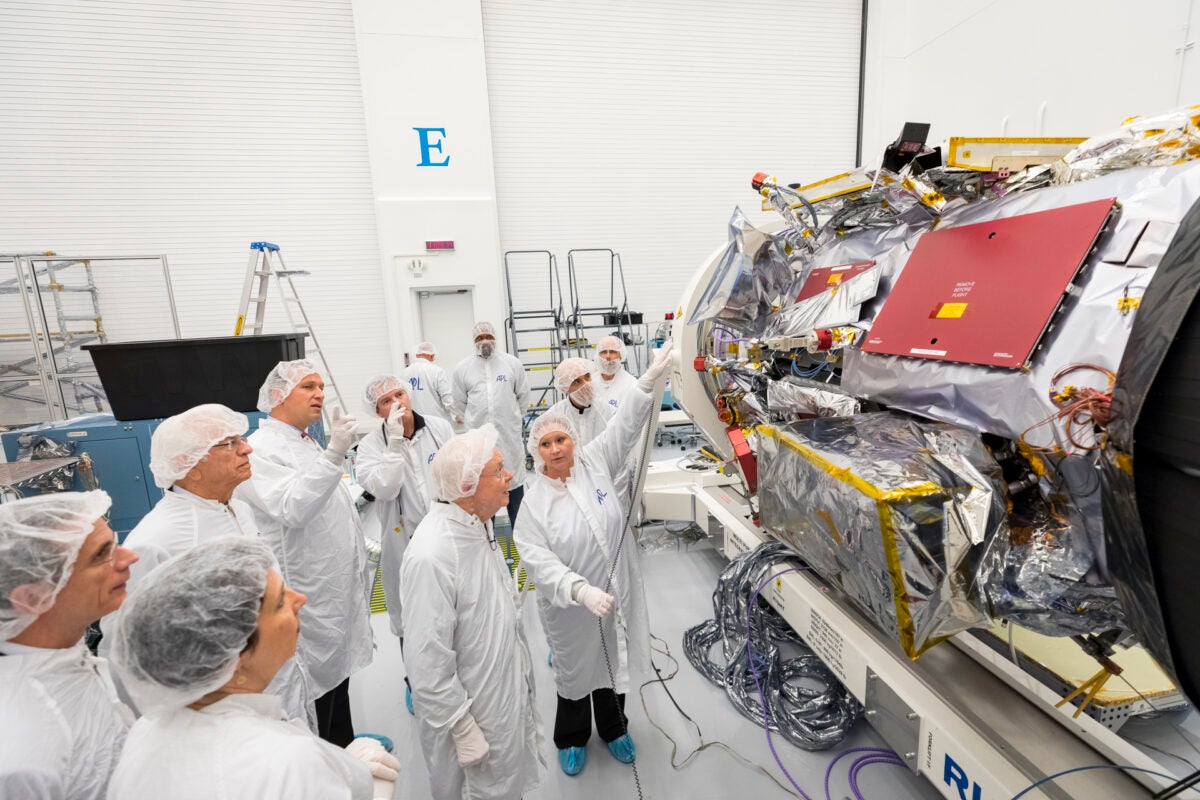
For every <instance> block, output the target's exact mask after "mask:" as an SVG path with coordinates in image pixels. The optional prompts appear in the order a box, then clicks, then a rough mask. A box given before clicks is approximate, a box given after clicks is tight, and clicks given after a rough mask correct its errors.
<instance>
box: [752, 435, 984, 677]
mask: <svg viewBox="0 0 1200 800" xmlns="http://www.w3.org/2000/svg"><path fill="white" fill-rule="evenodd" d="M758 432H759V433H760V450H759V500H760V509H761V512H762V519H763V524H764V526H765V527H766V528H767V529H769V530H770V531H771V532H772V533H774V534H775V535H776V536H778V537H779V538H780V539H782V540H783V541H785V542H787V543H788V544H789V545H790V546H791V547H792V548H793V549H794V550H796V552H797V553H798V554H799V555H800V556H801V557H802V558H803V559H804V560H805V561H806V562H807V563H808V564H809V565H810V566H811V567H812V568H813V569H814V570H816V571H817V572H818V573H819V574H820V575H822V577H824V578H825V579H826V580H828V581H830V582H831V583H833V584H835V585H837V586H838V587H839V588H840V589H842V590H843V591H845V592H846V593H847V594H848V595H849V596H850V597H852V598H853V599H854V600H855V602H856V603H857V604H858V605H859V606H861V607H862V609H863V610H864V611H865V612H866V613H867V614H868V615H869V616H870V617H871V618H872V619H873V620H874V621H875V622H876V624H878V625H879V626H880V628H881V629H882V630H884V631H885V632H887V633H888V634H889V635H891V636H892V637H894V638H895V639H896V640H897V641H898V642H899V643H900V645H901V646H902V647H903V648H904V651H905V652H906V653H907V654H908V655H909V656H910V657H912V658H916V657H918V656H919V655H920V654H921V653H923V652H924V651H925V650H927V649H928V648H930V647H932V646H933V645H935V644H937V643H938V642H940V641H942V640H944V639H946V638H948V637H950V636H953V635H954V634H956V633H958V632H960V631H963V630H966V629H968V628H971V627H974V626H977V625H982V624H984V623H985V622H986V621H987V620H988V614H987V611H986V608H985V605H984V598H983V595H982V592H981V591H980V589H979V586H978V585H977V578H976V574H977V571H978V567H979V562H980V558H981V557H982V555H983V553H984V550H985V548H986V546H987V543H988V542H989V541H991V540H992V539H993V538H994V537H995V536H996V535H997V532H998V531H1000V530H1002V529H1003V527H1004V525H1005V506H1004V483H1003V476H1002V474H1001V471H1000V467H999V465H998V464H997V463H996V462H995V460H994V459H993V458H992V456H991V454H990V453H989V452H988V450H987V448H985V447H984V446H983V443H982V442H981V441H980V439H979V436H978V434H976V433H975V432H974V431H969V430H965V429H963V428H959V427H957V426H953V425H947V424H943V423H936V422H924V421H920V420H914V419H911V418H909V417H907V416H904V415H900V414H895V413H891V412H880V413H874V414H861V415H858V416H854V417H840V418H823V419H815V420H808V421H803V422H796V423H790V424H787V425H782V426H774V427H773V426H761V427H760V428H759V429H758Z"/></svg>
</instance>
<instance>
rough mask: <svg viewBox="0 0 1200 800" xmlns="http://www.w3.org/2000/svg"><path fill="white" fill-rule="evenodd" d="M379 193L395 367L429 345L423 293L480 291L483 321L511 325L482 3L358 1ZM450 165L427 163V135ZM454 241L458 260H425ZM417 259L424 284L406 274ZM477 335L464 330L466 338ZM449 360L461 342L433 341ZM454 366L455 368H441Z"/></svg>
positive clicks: (478, 313)
mask: <svg viewBox="0 0 1200 800" xmlns="http://www.w3.org/2000/svg"><path fill="white" fill-rule="evenodd" d="M353 6H354V21H355V30H356V32H357V38H358V48H359V60H360V63H361V69H362V85H363V97H364V100H365V104H366V116H367V138H368V142H369V148H370V153H371V173H372V176H373V179H374V184H375V213H376V218H377V220H378V226H379V241H380V252H381V258H382V265H383V284H382V288H383V296H384V297H385V298H386V302H387V307H388V322H389V335H390V340H391V342H392V362H393V366H394V367H395V368H396V369H399V368H400V367H401V366H402V364H403V354H404V353H406V352H407V353H409V354H410V355H411V354H412V353H413V351H414V349H415V346H416V344H417V343H418V342H419V341H420V333H421V332H420V330H419V327H418V314H417V305H416V300H415V297H414V295H413V291H414V290H419V289H429V288H440V287H472V288H473V290H474V291H473V296H474V300H475V317H476V319H480V320H482V319H488V320H492V321H493V322H494V323H496V325H497V329H498V330H499V326H500V323H501V321H502V318H503V316H504V311H503V286H502V281H501V275H500V266H499V264H500V258H499V250H500V246H499V241H498V233H497V227H496V197H495V194H496V192H495V180H494V177H493V169H492V143H491V139H492V134H491V126H490V121H489V115H488V96H487V78H486V74H485V71H484V55H483V30H482V24H481V18H480V7H479V0H443V2H441V3H412V2H405V3H400V2H395V0H353ZM419 127H423V128H443V129H445V136H444V139H443V138H442V137H441V136H440V135H437V136H435V135H433V134H431V135H430V139H429V140H430V141H438V142H440V143H441V146H442V149H441V152H440V153H438V152H432V151H431V152H430V157H429V158H428V159H427V160H428V161H431V162H437V161H441V160H444V159H446V158H449V163H448V165H447V166H442V167H439V166H418V164H419V163H420V162H421V161H422V152H421V147H420V141H419V138H418V137H419V134H418V133H417V132H416V131H414V130H413V128H419ZM445 239H451V240H453V241H454V242H455V250H454V252H453V253H438V254H436V255H431V254H426V252H425V242H426V241H427V240H445ZM414 257H420V258H422V259H423V260H424V261H425V263H426V264H427V267H426V270H425V272H424V274H423V275H419V276H418V275H414V274H413V273H412V272H410V271H409V269H408V268H407V264H408V262H410V261H411V260H412V258H414ZM470 335H471V331H470V330H469V329H467V330H464V331H463V332H462V337H463V340H464V341H469V339H470ZM434 344H436V345H438V346H439V348H441V349H442V350H443V351H446V350H447V349H451V350H452V349H453V346H452V345H453V343H447V342H434ZM439 360H440V361H441V363H442V366H444V367H446V368H447V369H450V368H452V367H453V363H452V359H448V358H441V359H439Z"/></svg>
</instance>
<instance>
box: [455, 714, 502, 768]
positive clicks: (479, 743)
mask: <svg viewBox="0 0 1200 800" xmlns="http://www.w3.org/2000/svg"><path fill="white" fill-rule="evenodd" d="M450 735H451V736H453V737H454V749H455V750H457V751H458V765H459V766H460V767H470V766H474V765H475V764H481V763H483V760H484V759H485V758H487V757H488V753H490V752H491V750H492V748H491V747H490V746H489V745H488V743H487V739H485V738H483V731H482V730H480V729H479V725H478V723H476V722H475V718H474V717H472V716H471V715H470V714H469V713H468V714H464V715H463V717H462V719H460V720H459V721H458V722H456V723H454V727H452V728H451V729H450Z"/></svg>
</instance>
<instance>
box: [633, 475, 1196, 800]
mask: <svg viewBox="0 0 1200 800" xmlns="http://www.w3.org/2000/svg"><path fill="white" fill-rule="evenodd" d="M733 482H734V481H733V480H732V479H730V478H728V477H726V476H722V475H718V474H717V473H715V472H710V473H684V472H682V471H681V470H677V469H673V468H672V467H669V466H659V465H656V468H652V469H651V470H650V472H649V474H648V475H647V482H646V489H645V494H644V498H643V502H644V503H645V506H646V508H647V516H649V517H655V518H664V519H693V520H695V521H696V522H697V523H698V524H700V525H701V526H702V527H705V528H706V529H708V530H709V533H710V535H711V536H712V537H713V538H714V542H719V544H720V547H721V548H722V549H723V551H724V553H725V555H726V556H727V557H729V558H733V557H735V556H737V555H738V554H739V553H742V552H745V551H746V550H751V549H753V548H755V547H757V546H758V545H759V544H761V543H763V542H764V541H766V540H767V538H768V536H767V534H766V533H765V532H764V531H762V530H761V529H759V528H757V527H756V526H755V525H754V523H753V521H752V520H751V518H750V511H749V507H748V506H747V504H746V502H745V499H744V498H743V497H742V495H741V494H739V492H738V491H737V490H736V489H735V488H734V486H733V485H732V484H733ZM688 512H690V513H688ZM718 527H719V529H718ZM763 597H765V598H766V599H767V600H768V602H770V603H771V605H772V606H774V607H775V609H776V610H778V611H779V613H780V614H782V615H783V617H784V619H786V620H787V621H788V623H790V624H791V626H792V627H793V628H794V629H795V630H796V631H797V632H798V633H799V634H800V636H801V637H802V638H803V639H804V640H805V641H806V642H807V643H808V644H809V646H810V647H812V648H813V649H814V650H815V651H816V652H817V653H818V654H819V655H820V656H821V657H822V659H823V660H824V661H825V663H826V664H827V665H828V666H829V667H830V669H832V670H833V671H834V672H835V673H836V674H837V675H838V676H839V677H840V678H841V679H842V681H843V682H844V683H845V684H846V686H847V687H848V688H849V689H850V691H851V692H852V693H853V694H854V696H855V697H856V698H858V700H859V701H861V702H862V703H863V705H864V706H866V708H867V711H866V718H867V721H868V722H869V723H870V724H871V726H872V727H873V728H875V730H876V731H878V732H879V734H880V736H882V737H883V739H884V740H885V741H887V743H888V744H889V746H891V747H892V748H893V749H894V750H895V751H896V752H897V753H899V754H900V755H901V756H902V757H903V758H904V759H905V761H907V763H908V765H909V767H910V768H911V769H912V770H913V772H915V773H917V774H920V775H924V776H925V777H926V778H927V779H928V780H929V781H930V783H932V784H933V785H934V786H935V787H937V789H938V791H940V792H941V794H942V796H943V797H945V798H947V800H1009V799H1010V798H1012V797H1014V796H1015V795H1016V794H1017V793H1018V792H1020V791H1022V790H1023V789H1025V788H1026V787H1028V786H1030V785H1031V784H1033V783H1034V782H1036V781H1038V780H1040V779H1042V778H1044V777H1046V776H1048V775H1052V774H1054V773H1057V772H1061V771H1064V770H1068V769H1072V768H1074V767H1082V766H1088V765H1094V764H1104V763H1114V764H1122V765H1128V766H1134V767H1141V768H1144V769H1150V770H1154V771H1156V772H1162V773H1167V774H1169V772H1170V771H1169V770H1167V769H1164V768H1163V767H1162V766H1160V765H1159V764H1157V763H1156V762H1155V761H1153V760H1152V759H1150V758H1148V757H1147V756H1145V755H1144V754H1143V753H1142V752H1141V751H1140V750H1138V749H1137V748H1136V747H1134V746H1133V745H1132V744H1130V743H1129V742H1127V741H1125V740H1124V739H1122V738H1121V737H1120V736H1118V735H1117V734H1116V733H1114V732H1113V731H1111V730H1109V729H1108V728H1106V727H1105V726H1104V725H1102V724H1100V723H1099V722H1097V721H1096V720H1094V719H1092V718H1091V717H1088V716H1086V715H1081V716H1079V717H1078V718H1073V717H1072V714H1073V713H1074V707H1073V706H1065V707H1063V708H1061V709H1056V708H1054V703H1055V702H1057V701H1058V700H1059V696H1058V695H1056V694H1055V693H1054V692H1053V691H1051V690H1050V689H1049V688H1048V687H1046V686H1044V685H1042V684H1040V683H1039V682H1037V681H1036V680H1034V679H1032V678H1031V676H1029V675H1028V674H1026V673H1025V672H1023V671H1022V670H1021V669H1020V668H1019V667H1018V666H1017V665H1015V664H1013V663H1012V662H1011V661H1010V660H1009V659H1007V658H1004V657H1002V656H1000V655H999V654H997V653H995V652H993V651H992V650H991V649H990V648H988V647H987V646H986V645H984V644H983V643H981V642H979V641H978V640H977V639H975V638H974V637H973V636H970V635H969V634H960V635H959V636H957V637H955V638H954V639H953V640H952V642H953V643H954V644H956V645H958V646H957V647H950V646H945V645H943V646H939V647H935V648H933V649H932V650H930V651H929V652H927V653H925V654H924V655H923V656H921V658H920V659H919V660H917V661H912V660H910V659H908V658H907V657H906V656H905V655H904V653H903V651H902V650H901V649H900V647H899V645H897V644H896V643H894V642H892V641H891V640H889V639H888V638H887V637H886V636H885V635H884V634H883V633H881V632H880V631H878V630H877V629H876V628H875V626H874V625H873V624H872V623H871V622H870V621H869V620H868V619H866V618H865V617H864V616H862V615H861V614H859V613H858V612H857V611H856V610H855V609H854V608H853V606H852V605H851V603H850V600H849V598H847V597H846V596H845V595H844V594H842V593H841V592H840V591H839V590H837V589H835V588H832V587H830V586H828V585H826V584H825V583H824V582H823V581H822V580H821V579H820V578H819V577H817V576H816V575H813V574H811V573H789V574H787V575H782V576H780V577H779V578H777V579H776V580H774V581H772V583H771V585H770V586H769V587H768V588H767V589H765V590H764V591H763ZM1062 781H1063V782H1062V783H1059V782H1055V783H1052V784H1048V785H1046V786H1044V787H1039V788H1038V789H1036V790H1034V791H1032V792H1029V793H1028V794H1026V795H1023V796H1022V797H1023V800H1024V798H1028V799H1029V800H1035V798H1053V799H1054V800H1072V799H1073V798H1084V797H1086V798H1089V800H1131V799H1132V798H1148V797H1150V796H1151V795H1152V794H1153V792H1154V791H1157V790H1158V789H1161V788H1165V787H1166V786H1167V785H1169V783H1168V782H1167V781H1164V780H1161V779H1158V778H1155V777H1153V776H1151V775H1147V774H1145V773H1125V772H1122V771H1119V770H1113V769H1102V770H1089V771H1085V772H1079V773H1075V774H1072V775H1070V776H1067V777H1065V778H1064V779H1062ZM1147 787H1154V788H1153V789H1148V788H1147ZM1180 797H1191V798H1197V797H1200V793H1197V792H1195V791H1191V790H1189V791H1187V792H1185V793H1184V794H1182V795H1180Z"/></svg>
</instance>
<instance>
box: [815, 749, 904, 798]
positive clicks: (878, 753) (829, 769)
mask: <svg viewBox="0 0 1200 800" xmlns="http://www.w3.org/2000/svg"><path fill="white" fill-rule="evenodd" d="M854 753H870V754H871V755H873V756H883V755H892V756H894V755H895V753H893V752H892V751H891V750H888V749H886V748H883V747H851V748H850V749H849V750H843V751H842V752H840V753H838V755H837V758H835V759H833V761H830V762H829V766H828V767H826V768H825V800H832V798H831V796H830V794H829V779H830V778H832V777H833V768H834V767H835V766H837V763H838V762H839V761H841V760H842V759H843V758H845V757H846V756H848V755H852V754H854ZM859 758H862V756H859Z"/></svg>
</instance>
